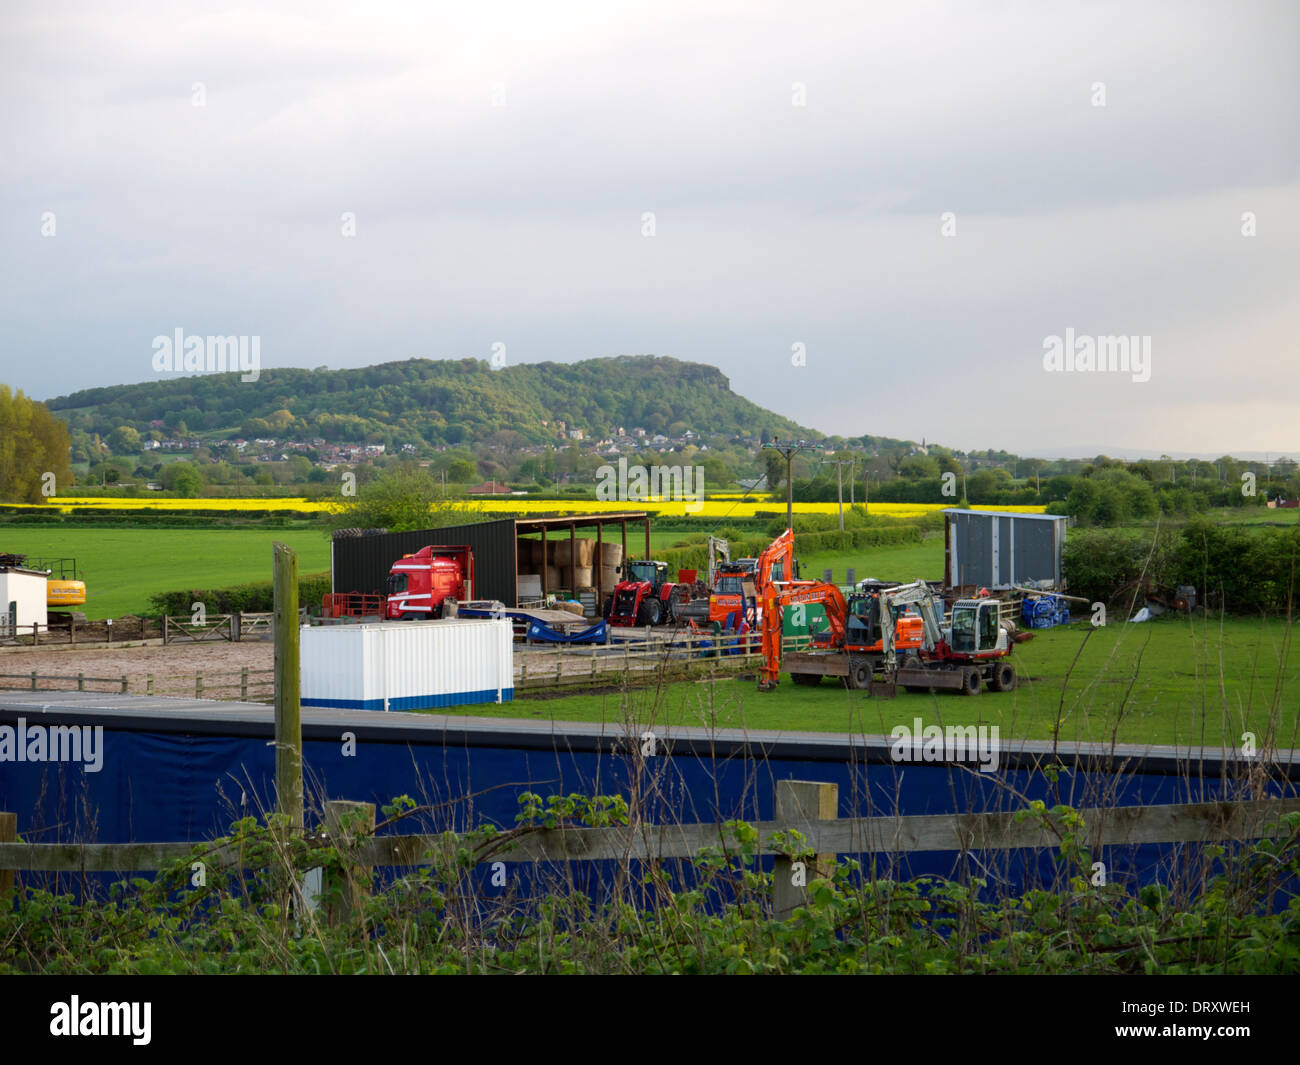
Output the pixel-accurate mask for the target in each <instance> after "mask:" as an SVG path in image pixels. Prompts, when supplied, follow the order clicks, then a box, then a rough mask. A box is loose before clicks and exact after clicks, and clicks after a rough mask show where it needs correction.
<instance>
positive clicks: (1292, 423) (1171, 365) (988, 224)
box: [0, 0, 1300, 455]
mask: <svg viewBox="0 0 1300 1065" xmlns="http://www.w3.org/2000/svg"><path fill="white" fill-rule="evenodd" d="M0 93H2V97H0V98H2V99H3V104H2V105H0V145H2V148H0V195H2V196H3V201H2V203H0V208H2V209H0V247H2V248H3V261H2V262H0V352H2V353H3V363H4V364H3V372H2V373H0V380H3V381H4V382H6V383H8V384H10V385H11V386H14V387H17V388H22V389H24V390H25V391H27V392H28V393H29V394H32V395H35V396H37V397H39V398H48V397H50V396H54V395H59V394H64V393H67V392H70V391H74V390H76V389H78V388H84V387H90V386H96V385H106V384H116V383H122V382H134V381H145V380H150V379H152V378H153V377H154V376H155V372H154V370H153V367H152V364H151V360H152V357H153V349H152V341H153V338H154V337H155V336H158V335H160V334H168V335H170V334H171V333H172V332H173V331H174V330H175V329H177V328H181V329H183V330H185V332H186V333H187V334H200V335H205V334H223V335H231V334H236V335H239V334H242V335H249V336H254V335H255V336H258V337H260V338H261V358H262V367H263V369H266V368H270V367H275V366H302V367H316V366H330V367H332V368H337V367H343V366H361V365H366V364H370V363H377V362H386V361H392V360H397V359H406V358H410V357H412V356H425V357H432V358H461V357H465V356H474V357H478V358H483V359H487V358H489V357H490V356H491V354H492V351H493V344H496V343H502V344H504V345H505V357H506V360H507V362H509V363H519V362H536V361H541V360H547V359H553V360H562V361H571V360H575V359H581V358H589V357H593V356H603V355H620V354H646V353H653V354H659V355H672V356H675V357H677V358H680V359H688V360H697V361H700V362H706V363H711V364H713V365H716V366H718V367H720V368H721V369H722V371H723V372H724V373H725V374H727V375H728V376H729V377H730V379H731V384H732V388H733V389H735V390H736V391H737V392H739V393H741V394H742V395H744V396H746V397H748V398H750V399H752V400H754V401H755V402H757V403H759V404H762V405H763V406H765V407H769V408H771V409H773V410H775V411H778V412H780V413H782V414H785V415H787V416H789V417H792V418H794V419H796V420H797V421H799V422H802V423H803V424H805V425H809V426H811V427H814V428H816V429H820V430H822V431H824V432H830V433H835V432H838V433H843V434H845V435H857V434H860V433H864V432H869V433H876V434H883V435H889V436H899V437H906V438H913V439H919V438H920V437H922V436H924V437H926V438H927V439H929V440H932V441H939V442H941V443H946V444H949V445H951V446H954V447H959V448H967V449H968V448H976V447H989V446H993V447H1005V448H1008V449H1011V450H1018V451H1021V452H1023V453H1033V454H1043V455H1050V454H1055V453H1058V452H1063V451H1066V450H1068V449H1070V448H1073V447H1088V448H1096V449H1098V450H1110V451H1111V452H1112V453H1119V452H1122V451H1124V450H1125V449H1148V450H1155V451H1162V450H1163V451H1170V452H1179V451H1188V452H1209V453H1214V454H1218V453H1222V452H1227V451H1234V452H1238V453H1241V452H1246V451H1260V452H1263V451H1271V452H1273V453H1277V452H1279V451H1290V452H1292V453H1293V454H1297V453H1300V416H1298V412H1300V389H1298V388H1297V387H1296V385H1297V379H1298V378H1300V373H1298V372H1297V364H1298V362H1300V360H1298V359H1297V346H1298V344H1297V337H1298V336H1300V4H1297V3H1295V2H1279V3H1261V2H1255V3H1252V2H1244V3H1239V2H1238V3H1213V4H1198V3H1189V2H1182V0H1179V2H1170V3H1150V2H1133V0H1130V2H1121V3H1115V4H1109V3H1086V4H1077V5H1076V4H1070V3H1032V4H1030V3H1018V2H993V0H989V2H984V3H951V4H925V3H911V2H906V3H903V2H897V0H894V2H890V3H882V4H868V3H844V4H837V3H805V2H799V3H786V4H762V3H753V2H744V3H728V2H712V0H692V2H690V3H687V4H674V3H668V2H664V0H655V2H653V3H648V4H632V3H622V2H620V3H609V2H595V3H590V4H553V3H552V4H539V3H473V4H451V3H440V2H433V3H411V4H405V3H400V4H399V3H387V4H385V3H365V4H361V3H356V4H338V3H330V2H323V0H310V2H304V3H278V4H250V5H247V6H244V5H234V4H224V3H189V2H184V0H181V2H175V0H168V2H156V3H155V2H141V3H129V2H126V3H111V4H105V3H102V2H98V0H96V2H91V3H84V4H79V3H60V2H57V0H54V2H51V0H41V2H27V0H6V2H5V3H4V6H3V8H0ZM47 212H52V214H53V219H52V226H53V230H54V232H53V234H52V235H49V234H48V230H50V228H51V219H50V218H49V216H48V215H47V214H46V213H47ZM648 212H649V213H652V214H653V220H652V221H653V236H647V235H645V232H646V231H647V229H648V223H647V221H646V216H647V213H648ZM949 212H950V213H951V216H950V217H949V218H948V219H947V225H946V228H947V229H948V230H949V231H950V232H951V235H945V233H944V229H945V214H946V213H949ZM345 213H350V214H351V215H352V216H353V217H354V219H355V223H354V224H355V236H346V235H344V230H345V228H347V227H346V224H345V222H344V220H343V215H344V214H345ZM1243 216H1245V220H1244V221H1243ZM43 230H45V231H47V232H45V233H43ZM1252 230H1253V233H1254V235H1253V236H1248V235H1245V233H1244V232H1243V231H1252ZM1067 330H1073V334H1074V336H1075V337H1076V338H1077V337H1106V336H1112V335H1125V336H1134V337H1147V338H1149V344H1150V352H1151V358H1150V366H1149V380H1145V381H1141V380H1134V376H1135V375H1134V374H1133V373H1131V372H1130V373H1111V372H1105V373H1099V372H1095V371H1094V372H1080V371H1074V372H1049V371H1048V370H1045V369H1044V351H1045V344H1046V343H1048V340H1047V338H1049V337H1052V336H1060V337H1063V338H1064V337H1065V336H1066V331H1067ZM797 344H801V345H803V349H802V350H803V352H804V353H805V357H806V364H805V365H795V362H797V361H798V359H797V356H796V355H795V351H796V349H795V348H794V347H793V346H794V345H797ZM246 387H248V388H250V389H251V388H258V387H263V386H262V385H260V384H256V383H250V384H248V385H247V386H246Z"/></svg>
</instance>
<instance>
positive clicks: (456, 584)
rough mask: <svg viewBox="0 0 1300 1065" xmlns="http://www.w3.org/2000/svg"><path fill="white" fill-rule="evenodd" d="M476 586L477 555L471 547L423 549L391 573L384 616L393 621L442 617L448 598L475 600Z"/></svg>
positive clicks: (401, 561) (406, 557) (407, 558)
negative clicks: (475, 563)
mask: <svg viewBox="0 0 1300 1065" xmlns="http://www.w3.org/2000/svg"><path fill="white" fill-rule="evenodd" d="M435 552H436V553H435ZM473 584H474V554H473V552H472V551H471V550H470V549H469V548H468V547H464V546H445V545H442V544H437V545H432V546H429V547H422V548H421V549H420V550H419V551H416V552H415V553H414V554H411V555H403V556H402V557H401V558H399V559H398V560H397V561H396V562H394V563H393V566H392V569H390V570H389V572H388V580H387V587H386V591H387V593H388V594H387V599H386V601H385V607H384V616H385V617H386V618H388V619H389V620H391V621H412V620H417V619H421V618H425V619H427V618H440V617H442V614H443V604H444V602H445V601H446V600H447V599H456V600H466V599H473V598H474V590H473Z"/></svg>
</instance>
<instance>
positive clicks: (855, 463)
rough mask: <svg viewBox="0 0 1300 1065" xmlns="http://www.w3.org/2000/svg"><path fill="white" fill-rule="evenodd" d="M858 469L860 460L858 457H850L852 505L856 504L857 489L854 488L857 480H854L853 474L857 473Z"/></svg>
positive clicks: (850, 495) (850, 503) (850, 501)
mask: <svg viewBox="0 0 1300 1065" xmlns="http://www.w3.org/2000/svg"><path fill="white" fill-rule="evenodd" d="M857 470H858V460H857V459H856V458H853V459H850V460H849V506H850V507H852V506H853V505H854V499H853V493H854V491H855V489H854V485H855V482H854V480H853V475H854V474H855V473H857Z"/></svg>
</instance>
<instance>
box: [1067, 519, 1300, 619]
mask: <svg viewBox="0 0 1300 1065" xmlns="http://www.w3.org/2000/svg"><path fill="white" fill-rule="evenodd" d="M1064 571H1065V572H1064V575H1065V579H1066V580H1067V581H1068V582H1069V588H1070V591H1071V592H1072V593H1073V594H1075V595H1080V596H1083V597H1084V598H1087V599H1090V600H1093V601H1100V602H1105V603H1119V604H1121V605H1122V604H1124V603H1126V602H1127V601H1128V599H1129V598H1131V596H1132V594H1133V590H1134V587H1135V586H1136V585H1137V584H1138V582H1141V585H1142V590H1144V591H1145V590H1148V589H1149V590H1154V591H1164V592H1169V591H1172V590H1173V589H1174V588H1176V587H1177V586H1178V585H1184V584H1185V585H1191V586H1192V587H1194V588H1196V590H1197V596H1198V603H1204V604H1205V605H1206V606H1207V607H1209V608H1210V609H1212V610H1218V609H1222V610H1224V611H1226V612H1228V613H1236V614H1259V613H1265V614H1282V613H1286V612H1287V610H1288V608H1289V606H1290V604H1292V603H1293V602H1295V600H1296V599H1297V597H1298V595H1300V528H1283V529H1246V528H1242V527H1240V526H1232V525H1211V524H1210V523H1208V522H1204V521H1197V522H1193V523H1192V524H1190V525H1187V526H1185V527H1184V528H1182V529H1180V530H1177V531H1173V530H1162V531H1160V532H1159V533H1157V532H1155V531H1153V530H1107V529H1072V530H1071V531H1070V534H1069V536H1068V537H1067V539H1066V542H1065V558H1064Z"/></svg>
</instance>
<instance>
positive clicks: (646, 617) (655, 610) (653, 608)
mask: <svg viewBox="0 0 1300 1065" xmlns="http://www.w3.org/2000/svg"><path fill="white" fill-rule="evenodd" d="M636 616H637V620H638V621H640V622H641V624H642V625H646V626H650V627H653V626H655V625H658V624H659V623H660V622H662V621H663V619H664V605H663V603H661V602H660V601H659V600H658V599H655V598H654V597H653V596H648V597H647V598H645V599H642V600H641V607H640V609H638V610H637V612H636Z"/></svg>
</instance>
